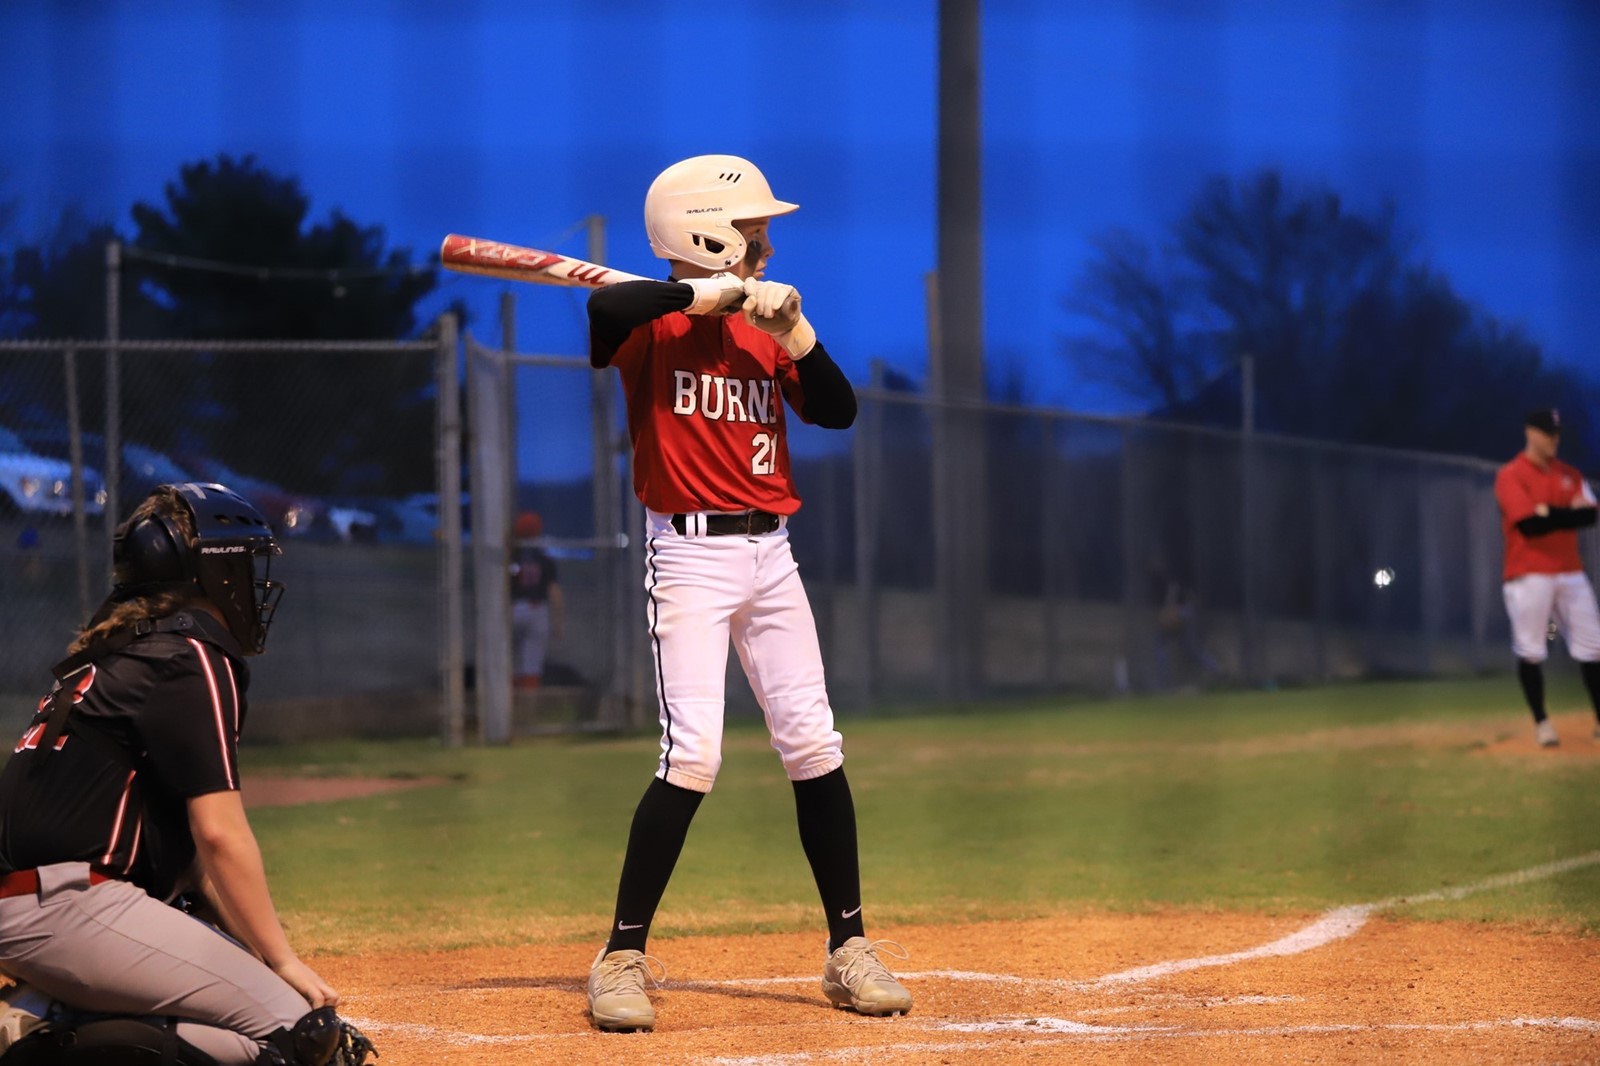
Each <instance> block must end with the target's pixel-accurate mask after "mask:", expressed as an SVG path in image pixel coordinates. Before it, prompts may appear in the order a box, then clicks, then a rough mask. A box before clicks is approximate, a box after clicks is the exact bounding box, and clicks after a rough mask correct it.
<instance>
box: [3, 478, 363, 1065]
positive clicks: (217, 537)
mask: <svg viewBox="0 0 1600 1066" xmlns="http://www.w3.org/2000/svg"><path fill="white" fill-rule="evenodd" d="M279 553H280V549H279V547H278V544H277V541H276V540H275V538H274V537H273V534H272V530H271V528H270V527H269V526H268V525H267V522H266V520H265V519H263V518H262V517H261V514H260V513H259V512H258V511H257V510H256V509H255V508H254V507H252V506H251V505H250V504H249V503H247V502H246V501H245V500H243V499H242V498H240V497H239V496H237V495H235V494H234V493H233V492H231V491H229V490H228V489H226V488H224V487H223V486H221V485H209V484H182V485H163V486H161V487H159V488H157V489H156V490H155V491H154V492H152V493H151V494H150V495H149V496H148V497H147V498H146V499H145V500H144V501H143V502H141V503H140V504H139V506H138V507H137V508H135V510H134V512H133V515H132V517H131V518H129V519H128V521H127V522H125V523H124V524H123V525H122V526H121V528H119V529H118V530H117V533H116V537H115V540H114V542H113V547H112V562H113V568H114V575H115V587H114V588H113V590H112V592H111V596H110V597H109V598H108V599H107V600H106V602H105V603H104V604H103V605H102V606H101V607H100V609H99V611H98V612H97V613H96V614H95V616H94V617H93V618H92V619H91V620H90V622H89V624H88V625H87V626H86V627H85V628H84V630H83V632H82V633H81V634H80V635H79V636H78V638H77V640H76V641H75V642H74V643H73V644H72V647H71V648H70V649H69V652H68V656H67V658H66V659H65V660H63V661H62V662H60V663H58V664H56V666H55V667H54V668H53V672H54V674H55V676H56V684H55V687H54V689H53V690H52V691H51V693H50V694H49V695H48V696H46V697H45V698H44V699H42V700H40V701H39V708H38V711H37V712H36V713H35V714H34V716H33V720H32V722H31V723H30V724H29V726H28V728H27V731H26V732H25V733H24V734H23V735H22V738H21V740H20V741H18V742H17V745H16V749H15V751H14V752H13V754H12V756H11V758H10V760H9V761H8V762H7V763H6V765H5V768H4V770H3V771H0V969H3V970H4V971H5V973H6V974H7V975H9V976H11V977H12V978H14V979H15V980H17V981H19V982H22V984H21V985H20V986H19V987H18V988H15V989H12V990H11V992H10V994H9V996H8V997H7V1000H6V1003H5V1006H6V1008H7V1009H6V1010H5V1011H4V1012H3V1014H0V1048H8V1050H5V1051H4V1054H3V1055H0V1066H31V1064H41V1066H42V1064H45V1063H51V1064H68V1066H91V1064H106V1066H109V1064H122V1063H151V1064H156V1063H161V1064H174V1066H246V1064H252V1066H361V1063H363V1062H364V1061H365V1060H366V1056H367V1055H368V1054H369V1053H371V1052H372V1045H371V1044H370V1043H369V1042H368V1041H367V1040H366V1039H365V1038H364V1037H362V1036H361V1034H360V1033H359V1032H357V1031H356V1030H354V1029H353V1028H352V1027H351V1026H349V1025H348V1024H346V1023H344V1022H341V1021H340V1020H339V1017H338V1015H336V1014H335V1013H334V1007H335V1006H337V1004H338V1002H339V995H338V993H337V992H335V991H334V990H333V988H332V987H331V986H330V985H329V984H328V983H327V982H326V981H324V980H323V979H322V978H321V977H319V976H318V975H317V974H316V972H315V971H313V970H312V969H311V968H310V967H309V966H307V965H306V964H305V963H304V962H302V961H301V960H300V958H299V957H298V956H297V955H296V954H295V953H294V950H293V949H292V948H291V947H290V946H289V942H288V939H287V938H286V937H285V936H284V932H283V927H282V925H281V924H280V923H279V921H278V916H277V912H276V910H275V909H274V907H273V904H272V898H271V896H270V895H269V893H268V890H267V881H266V874H265V872H264V870H263V867H262V862H261V852H260V850H259V848H258V847H257V845H256V840H255V836H254V834H253V833H252V832H251V830H250V824H249V822H248V821H247V820H246V818H245V811H244V806H243V804H242V803H241V802H240V797H239V766H238V739H239V729H240V727H241V726H242V725H243V724H244V718H245V699H244V695H245V689H246V688H247V686H248V684H249V669H248V667H247V666H246V664H245V657H246V656H251V655H257V654H260V652H261V651H262V649H263V648H264V647H265V645H266V638H267V628H268V626H269V624H270V623H271V620H272V615H273V611H274V609H275V608H276V605H277V601H278V598H279V596H280V595H281V594H282V592H283V586H282V584H281V583H278V582H273V581H271V580H270V579H269V578H268V576H267V574H268V569H269V567H270V563H271V558H272V557H273V556H274V555H277V554H279ZM258 560H259V561H260V567H261V570H260V573H259V574H258V573H257V572H256V567H257V561H258ZM186 892H189V893H193V894H194V896H195V897H196V898H197V899H200V900H203V901H205V902H206V904H208V905H209V907H210V908H211V910H212V911H213V912H214V913H215V914H216V915H217V916H218V917H217V924H216V925H213V924H210V923H207V922H205V921H202V920H199V919H198V918H197V917H195V916H192V915H191V914H189V913H186V912H185V909H183V908H182V907H181V906H178V905H174V904H182V903H183V901H184V899H185V896H184V893H186ZM219 926H220V928H219ZM223 930H226V933H224V932H223Z"/></svg>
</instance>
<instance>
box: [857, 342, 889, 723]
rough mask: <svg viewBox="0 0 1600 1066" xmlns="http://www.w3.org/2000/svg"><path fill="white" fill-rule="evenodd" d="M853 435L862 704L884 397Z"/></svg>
mask: <svg viewBox="0 0 1600 1066" xmlns="http://www.w3.org/2000/svg"><path fill="white" fill-rule="evenodd" d="M869 380H870V382H871V385H872V388H873V390H874V391H875V392H878V393H880V394H881V392H882V389H883V382H884V368H883V360H882V359H874V360H873V361H872V377H871V378H870V379H869ZM861 415H862V417H861V418H860V419H859V420H858V421H857V423H856V431H855V438H854V439H853V440H852V441H851V442H850V443H851V445H852V448H851V459H852V460H853V465H854V468H855V469H854V473H855V519H856V521H855V542H856V547H855V573H856V612H857V625H858V626H859V627H860V635H859V637H858V638H857V639H858V640H859V641H860V647H861V677H860V686H859V689H858V692H857V696H858V698H859V699H860V700H861V706H863V707H870V706H871V705H872V702H873V700H875V699H877V696H878V572H877V569H878V567H877V564H878V507H879V506H880V505H881V503H882V501H881V500H880V499H879V497H878V490H879V484H878V473H879V470H880V469H881V467H882V463H883V434H882V432H881V427H882V425H883V400H882V399H881V396H875V397H874V398H873V399H872V400H871V401H869V402H868V403H867V405H866V407H865V408H864V409H863V410H862V412H861Z"/></svg>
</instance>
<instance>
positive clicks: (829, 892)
mask: <svg viewBox="0 0 1600 1066" xmlns="http://www.w3.org/2000/svg"><path fill="white" fill-rule="evenodd" d="M793 784H794V810H795V815H796V817H797V818H798V819H799V822H800V846H801V847H802V848H804V849H805V852H806V859H807V861H809V862H810V863H811V875H812V876H813V877H815V878H816V879H817V891H818V893H820V894H821V896H822V905H823V907H825V908H826V909H827V912H828V948H829V950H832V949H833V948H836V947H838V946H839V945H840V944H843V943H844V942H845V941H846V940H849V939H850V938H851V937H853V936H865V935H866V931H865V930H866V926H865V924H864V922H863V921H862V918H861V863H860V859H859V857H858V855H857V854H856V807H855V802H854V801H853V800H852V799H851V798H850V782H849V781H847V780H845V776H844V767H842V766H841V767H840V768H839V769H837V770H834V771H832V772H830V773H826V774H823V775H822V776H821V777H814V778H812V779H811V780H809V781H795V782H793Z"/></svg>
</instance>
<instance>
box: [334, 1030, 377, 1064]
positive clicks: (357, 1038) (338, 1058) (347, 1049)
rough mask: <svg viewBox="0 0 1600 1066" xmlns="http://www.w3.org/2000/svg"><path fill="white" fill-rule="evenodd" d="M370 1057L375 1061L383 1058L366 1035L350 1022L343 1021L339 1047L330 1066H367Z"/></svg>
mask: <svg viewBox="0 0 1600 1066" xmlns="http://www.w3.org/2000/svg"><path fill="white" fill-rule="evenodd" d="M368 1055H371V1056H372V1057H373V1058H375V1059H376V1058H380V1057H381V1056H379V1054H378V1049H377V1048H375V1047H373V1046H372V1041H370V1040H368V1039H367V1036H366V1034H365V1033H363V1032H362V1031H361V1030H360V1029H357V1028H356V1027H355V1026H353V1025H351V1024H350V1023H349V1022H346V1021H341V1022H340V1023H339V1046H338V1048H336V1049H335V1050H334V1053H333V1060H332V1061H331V1062H329V1063H328V1066H365V1063H366V1061H367V1056H368Z"/></svg>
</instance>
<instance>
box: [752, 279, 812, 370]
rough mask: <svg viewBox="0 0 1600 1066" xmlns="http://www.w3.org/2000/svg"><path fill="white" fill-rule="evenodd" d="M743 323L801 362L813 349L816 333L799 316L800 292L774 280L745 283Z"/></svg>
mask: <svg viewBox="0 0 1600 1066" xmlns="http://www.w3.org/2000/svg"><path fill="white" fill-rule="evenodd" d="M744 293H745V299H744V307H743V309H742V313H743V315H744V317H745V321H747V322H749V323H750V324H751V325H753V326H755V327H756V328H757V329H759V330H762V331H763V332H766V333H770V334H772V335H773V337H774V338H775V339H776V340H777V342H778V343H779V344H781V345H783V349H784V351H786V352H788V353H789V355H790V357H791V358H794V359H804V358H805V357H806V356H807V355H808V354H810V352H811V349H812V348H814V347H816V344H817V333H816V330H814V329H812V328H811V323H810V322H807V321H806V316H805V315H803V314H801V313H800V293H799V292H797V291H796V290H795V287H794V286H793V285H785V284H783V283H782V282H777V281H757V280H756V279H755V278H746V279H745V281H744Z"/></svg>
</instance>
